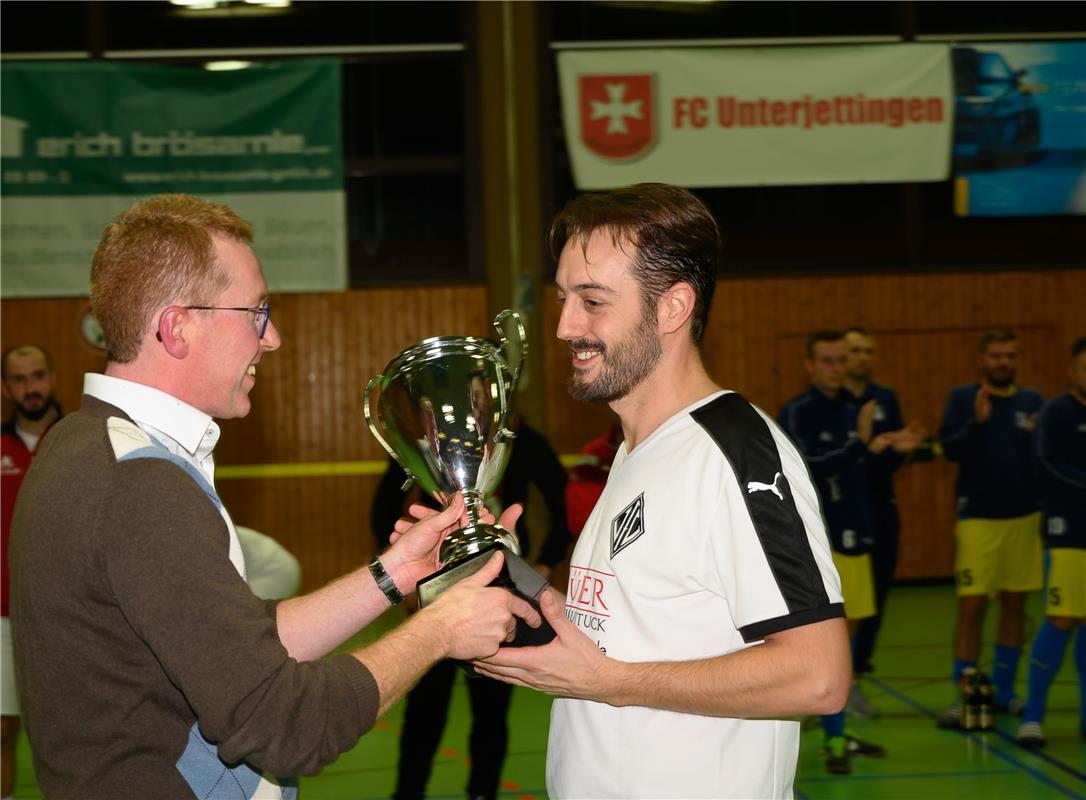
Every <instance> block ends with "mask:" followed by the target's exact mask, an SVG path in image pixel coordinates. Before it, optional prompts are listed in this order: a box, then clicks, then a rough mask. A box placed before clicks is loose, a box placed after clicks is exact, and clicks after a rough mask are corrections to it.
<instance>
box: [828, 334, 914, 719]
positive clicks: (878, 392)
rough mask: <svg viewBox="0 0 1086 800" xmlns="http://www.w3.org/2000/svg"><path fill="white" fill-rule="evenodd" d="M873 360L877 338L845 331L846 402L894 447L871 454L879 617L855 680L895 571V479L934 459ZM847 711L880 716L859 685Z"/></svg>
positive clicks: (865, 665)
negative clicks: (867, 412)
mask: <svg viewBox="0 0 1086 800" xmlns="http://www.w3.org/2000/svg"><path fill="white" fill-rule="evenodd" d="M875 356H876V345H875V337H874V336H872V335H871V333H870V332H868V331H867V330H866V329H864V328H860V327H852V328H849V329H847V330H846V331H845V378H844V387H843V388H844V390H845V392H844V395H845V398H846V399H847V400H849V401H850V402H852V403H855V404H856V405H857V406H863V405H865V404H866V403H868V402H870V401H873V402H874V403H875V406H874V421H873V423H872V429H871V430H872V438H873V439H878V437H880V436H881V435H882V434H890V435H891V436H892V437H893V446H891V447H887V448H885V449H883V450H882V452H881V453H878V454H875V453H872V454H871V456H870V457H869V458H868V473H867V488H868V497H869V505H870V509H871V526H872V530H873V531H874V534H875V535H874V536H873V539H874V543H873V545H872V548H871V570H872V575H873V577H874V580H875V614H874V616H871V617H867V618H866V619H862V620H860V624H859V626H858V628H857V630H856V636H855V638H854V640H853V649H852V658H853V662H854V663H853V669H854V670H855V672H856V674H857V675H864V674H866V673H869V672H871V671H872V669H873V667H872V665H871V656H872V655H873V653H874V651H875V638H876V636H877V635H878V632H879V628H880V627H881V625H882V614H883V609H884V608H885V604H886V596H887V594H889V592H890V584H891V583H892V582H893V578H894V568H895V567H896V566H897V555H898V534H899V532H900V529H901V522H900V519H899V517H898V511H897V498H896V497H895V496H894V473H895V472H897V470H898V469H899V468H900V467H902V466H904V464H905V463H906V462H913V461H930V460H931V459H932V450H931V440H930V438H925V430H924V426H922V425H921V424H920V423H919V422H916V421H912V422H910V423H909V424H908V425H905V423H904V422H903V421H902V415H901V408H900V406H899V405H898V401H897V395H896V394H895V393H894V390H893V389H891V388H890V387H889V386H884V385H882V384H881V383H876V382H875V381H874V380H872V378H871V374H872V372H873V371H874V364H875ZM876 446H878V445H876ZM847 710H848V712H849V713H850V714H855V715H856V716H858V717H877V716H879V714H880V712H879V709H878V708H877V707H876V706H875V705H874V704H873V703H872V702H871V701H870V700H869V699H868V698H867V696H866V695H865V694H864V693H863V691H862V690H861V689H860V682H859V680H857V681H855V682H854V683H853V686H852V692H851V693H850V694H849V698H848V708H847Z"/></svg>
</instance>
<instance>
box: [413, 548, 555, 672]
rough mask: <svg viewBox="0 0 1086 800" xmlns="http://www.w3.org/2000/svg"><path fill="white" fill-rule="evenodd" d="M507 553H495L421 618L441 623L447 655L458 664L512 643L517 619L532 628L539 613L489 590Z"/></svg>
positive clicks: (518, 600)
mask: <svg viewBox="0 0 1086 800" xmlns="http://www.w3.org/2000/svg"><path fill="white" fill-rule="evenodd" d="M503 562H504V553H502V552H501V551H500V550H497V551H495V552H494V554H493V555H491V556H490V558H489V559H488V560H487V562H486V563H485V564H484V565H483V566H482V567H481V568H480V569H479V570H478V571H477V572H476V573H475V574H473V575H469V576H468V577H466V578H464V579H463V580H460V581H458V582H457V583H456V584H455V585H454V586H451V587H450V588H449V589H448V590H447V591H445V592H443V593H442V594H441V595H440V596H439V597H438V598H437V600H435V601H434V602H433V603H431V604H430V605H428V606H427V607H426V608H424V609H423V610H422V611H421V612H420V615H426V617H427V618H428V619H436V620H438V621H437V623H436V629H437V630H439V631H441V632H442V633H443V635H444V636H445V637H446V642H445V655H446V657H448V658H453V659H457V660H459V661H471V660H472V659H476V658H486V657H487V656H490V655H493V654H494V653H495V652H497V650H498V648H499V647H500V646H501V645H502V644H504V643H505V642H510V641H512V640H513V636H514V634H515V633H516V623H517V620H516V618H517V617H520V618H521V619H523V620H524V621H525V622H526V623H528V624H529V625H530V626H532V627H533V628H538V627H539V625H540V622H541V618H540V616H539V613H538V612H537V611H536V610H535V609H534V608H532V605H531V604H530V603H528V602H527V601H525V600H524V599H522V598H520V597H517V596H516V595H515V594H513V593H512V592H509V591H507V590H505V589H502V588H499V587H489V586H488V584H489V583H491V581H493V580H494V579H495V578H497V577H498V573H499V572H501V568H502V564H503Z"/></svg>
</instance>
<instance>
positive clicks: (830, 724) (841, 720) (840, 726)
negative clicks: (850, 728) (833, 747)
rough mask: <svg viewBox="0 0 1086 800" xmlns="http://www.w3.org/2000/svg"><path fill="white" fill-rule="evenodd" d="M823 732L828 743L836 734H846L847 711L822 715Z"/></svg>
mask: <svg viewBox="0 0 1086 800" xmlns="http://www.w3.org/2000/svg"><path fill="white" fill-rule="evenodd" d="M822 734H823V736H824V737H825V740H826V742H827V743H828V742H829V741H830V739H832V738H834V737H835V736H844V735H845V712H844V711H838V712H837V713H836V714H823V715H822Z"/></svg>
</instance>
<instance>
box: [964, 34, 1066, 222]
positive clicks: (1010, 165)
mask: <svg viewBox="0 0 1086 800" xmlns="http://www.w3.org/2000/svg"><path fill="white" fill-rule="evenodd" d="M953 62H954V90H955V120H954V173H955V192H954V206H955V209H954V210H955V213H956V214H958V215H959V216H1051V215H1066V214H1086V42H1056V43H1052V42H1046V43H1028V44H1027V43H1013V44H1008V43H1003V42H999V43H975V44H974V43H971V44H970V45H968V46H960V47H955V48H954V51H953Z"/></svg>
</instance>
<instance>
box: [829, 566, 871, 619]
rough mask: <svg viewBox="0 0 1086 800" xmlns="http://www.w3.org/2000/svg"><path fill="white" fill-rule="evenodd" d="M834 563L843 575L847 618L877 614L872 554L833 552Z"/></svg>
mask: <svg viewBox="0 0 1086 800" xmlns="http://www.w3.org/2000/svg"><path fill="white" fill-rule="evenodd" d="M831 555H832V556H833V565H834V566H835V567H837V574H838V575H840V576H841V596H842V597H844V598H845V619H864V618H865V617H873V616H875V579H874V578H873V577H872V572H871V555H870V554H869V553H864V554H863V555H859V556H843V555H841V554H840V553H831Z"/></svg>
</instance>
